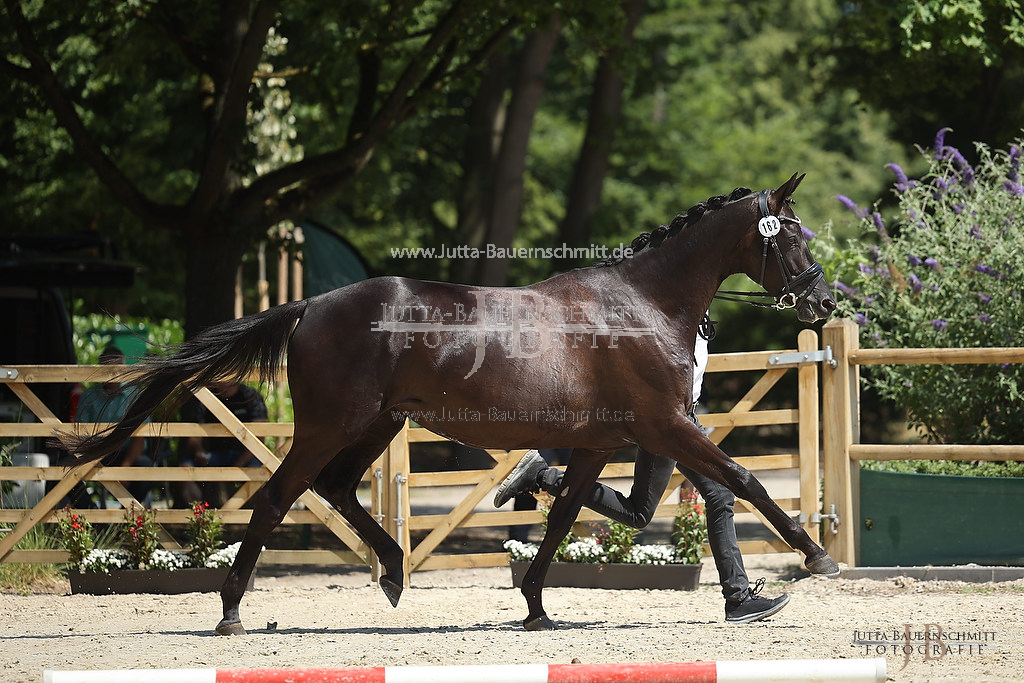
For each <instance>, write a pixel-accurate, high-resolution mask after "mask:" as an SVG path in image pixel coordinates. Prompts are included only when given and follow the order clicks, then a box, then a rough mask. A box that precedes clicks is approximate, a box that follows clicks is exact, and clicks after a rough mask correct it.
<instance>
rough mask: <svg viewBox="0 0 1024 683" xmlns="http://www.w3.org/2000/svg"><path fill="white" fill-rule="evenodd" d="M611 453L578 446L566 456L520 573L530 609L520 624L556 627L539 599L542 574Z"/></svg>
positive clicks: (535, 628) (543, 628)
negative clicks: (540, 535) (539, 535)
mask: <svg viewBox="0 0 1024 683" xmlns="http://www.w3.org/2000/svg"><path fill="white" fill-rule="evenodd" d="M611 456H612V453H611V452H603V451H588V450H580V449H577V450H574V451H573V452H572V457H571V458H569V465H568V467H566V469H565V476H564V477H563V478H562V484H561V488H560V489H559V491H558V495H556V496H555V500H554V503H552V505H551V510H550V511H549V512H548V523H547V531H546V532H545V533H544V540H543V541H541V544H540V548H539V549H538V550H537V555H536V557H534V558H533V562H532V563H530V568H529V569H527V570H526V575H525V576H523V586H522V592H523V597H525V598H526V605H527V607H528V608H529V610H530V612H529V614H528V615H527V617H526V619H525V620H524V621H523V627H524V628H526V630H527V631H550V630H552V629H554V628H555V624H554V622H552V621H551V619H549V618H548V615H547V614H546V613H545V612H544V604H543V602H542V600H541V592H542V591H543V590H544V577H545V576H547V573H548V567H549V566H550V565H551V560H552V559H553V558H554V556H555V551H556V550H558V546H559V544H560V543H561V542H562V539H564V538H565V537H566V535H567V534H568V533H569V530H570V529H571V528H572V523H573V522H575V521H576V516H577V515H578V514H579V513H580V508H581V507H583V503H584V502H585V501H586V500H587V496H589V495H590V491H591V489H592V488H593V486H594V482H595V481H597V477H598V476H599V475H600V474H601V470H602V469H604V465H605V463H606V462H608V460H609V458H611Z"/></svg>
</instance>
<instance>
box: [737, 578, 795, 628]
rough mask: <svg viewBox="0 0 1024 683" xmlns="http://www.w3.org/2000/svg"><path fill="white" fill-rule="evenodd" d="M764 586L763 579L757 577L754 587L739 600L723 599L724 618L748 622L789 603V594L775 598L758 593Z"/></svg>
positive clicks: (763, 616)
mask: <svg viewBox="0 0 1024 683" xmlns="http://www.w3.org/2000/svg"><path fill="white" fill-rule="evenodd" d="M763 587H764V579H758V580H757V583H756V584H754V587H753V588H752V589H750V591H749V592H748V593H747V594H746V596H744V597H743V598H741V599H740V600H738V601H737V600H726V601H725V620H726V621H728V622H729V623H732V624H749V623H750V622H752V621H760V620H761V619H765V618H767V617H770V616H771V615H773V614H775V613H777V612H779V611H780V610H782V608H783V607H785V606H786V605H788V604H789V596H788V595H786V594H782V595H780V596H779V597H777V598H775V599H769V598H762V597H761V596H759V595H758V593H760V592H761V588H763Z"/></svg>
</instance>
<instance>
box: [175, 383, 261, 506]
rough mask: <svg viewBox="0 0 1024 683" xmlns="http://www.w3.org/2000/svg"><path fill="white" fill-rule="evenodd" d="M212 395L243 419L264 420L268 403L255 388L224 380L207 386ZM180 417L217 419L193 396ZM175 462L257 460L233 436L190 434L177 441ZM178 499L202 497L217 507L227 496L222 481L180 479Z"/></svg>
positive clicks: (254, 463)
mask: <svg viewBox="0 0 1024 683" xmlns="http://www.w3.org/2000/svg"><path fill="white" fill-rule="evenodd" d="M210 391H212V392H213V394H214V396H216V397H217V398H218V399H220V400H221V402H222V403H224V405H225V406H226V407H227V408H228V410H230V411H231V412H232V413H233V414H234V416H235V417H237V418H238V419H239V420H241V421H242V422H266V421H267V404H266V403H265V402H264V401H263V397H262V396H261V395H260V393H259V392H258V391H256V390H255V389H253V388H252V387H249V386H246V385H244V384H239V383H237V382H225V383H220V384H214V385H211V386H210ZM182 419H183V420H185V421H186V422H197V423H210V422H217V421H218V420H217V418H216V417H214V415H213V413H211V412H210V409H209V408H207V407H206V406H204V405H203V404H202V403H201V402H200V401H199V400H198V399H195V398H193V399H192V400H190V401H189V402H188V403H187V404H185V407H184V409H183V410H182ZM178 462H179V464H180V465H182V466H186V467H187V466H193V467H259V466H260V464H261V463H260V461H259V459H258V458H256V457H255V456H254V455H253V454H252V453H250V452H249V451H248V450H247V449H246V448H245V446H243V445H242V442H241V441H239V440H238V439H236V438H234V437H198V436H190V437H187V438H185V439H182V440H181V441H180V442H179V456H178ZM180 488H181V491H180V495H181V498H182V499H183V500H181V501H179V503H184V504H186V505H187V504H188V503H191V502H192V501H195V500H205V501H206V502H208V503H210V505H213V506H214V507H219V506H221V505H223V504H224V501H225V500H227V494H226V491H225V486H224V482H207V483H205V484H203V485H202V486H199V485H197V484H196V482H182V486H181V487H180Z"/></svg>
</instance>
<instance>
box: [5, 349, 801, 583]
mask: <svg viewBox="0 0 1024 683" xmlns="http://www.w3.org/2000/svg"><path fill="white" fill-rule="evenodd" d="M818 353H819V352H818V337H817V334H816V333H815V332H813V331H811V330H805V331H803V332H802V333H801V334H800V336H799V338H798V348H797V349H796V350H790V351H762V352H752V353H734V354H713V355H712V356H711V357H710V360H709V363H708V369H707V372H708V374H709V375H712V376H713V375H715V374H718V373H733V372H757V373H761V376H760V377H759V378H758V379H757V381H756V382H755V383H754V385H753V386H752V387H751V388H750V389H749V390H748V391H747V392H746V394H745V395H744V396H742V397H741V398H740V399H739V400H738V401H736V403H735V404H734V405H733V407H732V408H731V409H730V410H729V411H728V412H725V413H711V414H706V415H702V416H701V420H702V422H703V423H704V424H705V426H707V427H713V428H714V431H713V432H712V434H711V439H712V441H714V442H716V443H721V442H722V441H723V440H724V439H726V437H728V435H729V434H730V433H732V432H733V430H735V429H741V428H747V427H756V426H761V425H798V437H797V443H796V444H794V449H793V451H792V452H789V453H775V454H766V455H740V454H733V455H736V456H737V457H736V459H737V461H739V462H740V463H742V464H743V465H744V466H745V467H747V468H748V469H750V470H751V471H753V472H755V474H756V473H758V472H764V471H768V470H780V469H790V470H797V471H798V472H799V482H800V494H799V496H797V497H791V498H784V499H781V500H777V501H776V502H777V503H778V504H779V505H780V507H782V509H783V510H786V511H787V512H789V513H791V514H792V515H794V516H798V518H799V519H800V521H801V523H802V524H803V526H804V528H806V529H807V531H808V533H810V534H811V536H812V537H813V538H815V539H817V537H818V528H819V524H818V521H819V517H818V512H819V505H818V501H819V490H818V482H819V466H818V417H819V413H818V366H817V362H816V360H817V356H818ZM118 369H119V368H117V367H116V366H11V367H5V368H0V382H2V383H3V384H5V385H6V386H8V387H9V388H10V389H11V390H12V391H13V392H14V394H15V395H16V396H17V397H18V398H19V399H20V400H21V402H22V403H23V404H24V406H25V408H26V409H27V410H28V411H30V412H31V413H32V414H33V415H34V416H35V417H36V419H38V422H19V423H0V438H5V437H6V438H19V437H22V438H23V437H42V438H46V437H49V436H50V435H51V433H52V431H53V429H54V428H64V429H69V428H70V429H89V430H91V429H95V428H96V427H97V426H92V425H66V424H63V423H61V421H60V420H59V419H58V418H57V417H56V416H55V415H54V414H53V413H52V412H51V411H50V410H49V409H48V408H47V407H46V406H45V405H44V404H43V402H42V401H40V400H39V398H38V397H37V396H36V394H35V393H34V392H33V391H32V385H33V384H37V383H53V382H58V383H65V382H99V381H104V380H106V379H109V378H110V377H112V376H113V375H114V374H115V373H116V372H117V371H118ZM791 370H792V371H794V372H795V373H796V374H797V385H798V403H797V406H796V407H795V408H786V409H762V410H757V409H756V408H757V406H758V404H759V403H760V402H761V400H762V399H763V398H764V397H765V395H766V394H767V393H768V392H769V390H770V389H771V388H772V387H773V386H775V385H776V384H777V383H778V382H779V380H780V379H782V377H783V376H785V375H786V374H787V373H788V372H790V371H791ZM710 381H714V379H713V378H712V379H711V380H710ZM196 397H197V398H198V399H199V400H200V401H202V402H203V404H204V405H206V406H207V407H208V408H209V409H210V411H211V412H212V413H213V414H214V415H215V417H216V418H217V419H218V420H219V422H218V423H213V424H196V423H181V422H162V423H150V424H146V425H143V426H142V427H140V428H139V430H138V431H137V432H136V434H137V435H139V436H150V437H152V436H161V437H186V436H234V437H235V438H237V439H238V440H239V441H240V442H241V443H242V444H243V445H244V446H245V447H246V448H247V449H248V450H249V451H250V452H252V453H253V454H254V455H255V456H256V457H257V458H258V459H259V460H260V462H261V463H262V466H261V467H258V468H234V467H202V468H191V467H151V468H144V467H127V468H126V467H105V466H102V465H99V464H95V463H94V464H86V465H82V466H78V467H74V468H72V469H65V468H63V467H0V480H8V481H10V480H37V481H38V480H45V481H53V482H56V483H55V485H54V486H53V488H52V489H51V490H50V491H49V492H48V493H47V494H46V495H45V496H44V497H43V499H42V500H41V501H39V503H38V504H36V505H35V506H33V507H32V508H31V509H7V510H0V527H2V528H4V529H6V533H4V535H3V536H2V538H0V561H3V562H61V561H63V560H65V559H66V553H64V551H60V550H38V551H32V550H15V549H14V547H15V545H16V544H17V542H18V541H19V540H20V539H21V538H23V537H24V536H25V534H26V533H27V532H28V531H29V530H30V529H31V528H32V527H33V526H35V525H37V524H41V523H53V522H56V513H55V511H54V506H55V505H56V504H57V503H58V502H59V501H60V499H61V498H62V497H63V496H64V495H65V494H66V493H67V492H68V491H70V490H71V489H72V488H73V487H74V486H75V485H76V484H78V483H79V482H83V481H91V482H96V483H98V484H99V485H101V486H102V487H104V488H105V489H106V490H107V491H109V492H110V494H111V495H112V496H113V497H114V498H115V499H116V500H117V501H118V502H119V503H120V504H121V505H124V506H130V505H131V504H133V503H136V504H137V501H134V499H133V498H132V497H131V494H130V493H129V492H128V490H127V489H126V488H125V486H124V485H123V483H121V482H126V481H151V482H159V483H163V482H173V481H189V480H191V481H223V482H236V483H237V484H238V489H237V491H236V492H235V493H234V495H233V496H231V498H230V499H229V500H228V501H227V502H226V503H225V504H224V505H223V506H222V507H221V508H220V509H219V514H220V516H221V518H222V519H223V521H224V523H225V524H245V523H247V522H248V520H249V517H250V514H251V513H250V511H249V510H246V509H243V505H244V504H245V503H246V501H247V500H248V499H249V498H250V497H251V496H252V495H253V493H255V491H256V490H257V489H258V488H259V486H261V485H262V483H263V482H264V481H266V479H268V478H269V477H270V475H271V474H272V473H273V472H274V471H275V470H276V469H277V467H278V466H279V464H280V462H281V458H282V457H284V454H285V453H286V452H287V449H288V447H289V445H290V437H291V434H292V425H291V424H290V423H247V424H243V423H241V422H239V421H238V419H237V418H236V417H235V416H234V415H233V414H232V413H231V412H230V411H229V410H228V409H227V408H225V407H224V405H223V404H222V403H221V402H220V401H219V400H218V399H217V398H216V397H215V396H214V395H213V394H212V393H211V392H210V391H209V390H207V389H201V390H199V391H198V392H196ZM100 426H104V425H100ZM265 437H277V438H278V439H281V440H282V441H283V444H282V446H281V447H280V448H278V449H276V451H272V450H270V449H269V448H267V447H266V446H265V445H264V443H263V439H264V438H265ZM443 440H444V439H443V437H440V436H437V435H435V434H433V433H431V432H428V431H427V430H425V429H421V428H418V427H412V428H410V427H408V426H407V427H406V428H405V429H403V430H402V432H400V433H399V435H398V436H397V437H396V438H395V440H394V441H393V442H392V443H391V444H390V446H389V447H388V449H387V450H386V451H385V452H384V453H383V454H382V455H381V456H380V458H379V459H378V460H377V461H376V463H375V464H374V465H373V466H372V467H371V469H370V470H369V472H368V473H367V474H366V475H365V477H364V481H365V482H366V485H365V487H364V494H363V495H364V496H367V497H368V499H369V500H368V501H367V502H366V506H367V507H368V508H370V510H371V513H372V514H373V515H374V516H375V517H376V519H377V520H378V522H379V523H380V524H381V525H382V526H383V527H384V528H385V529H387V530H388V532H389V533H391V535H392V536H393V537H394V538H395V539H396V540H397V541H398V542H399V544H400V545H401V546H402V547H403V549H404V550H405V551H406V563H407V572H406V576H409V575H410V574H411V573H412V572H414V571H420V570H427V569H442V568H454V567H473V566H502V565H505V564H507V562H508V560H507V557H506V555H505V553H503V552H488V553H470V554H447V555H446V554H440V553H438V552H437V549H438V547H439V546H440V545H441V544H442V543H443V542H444V541H445V539H446V538H448V536H449V534H450V533H451V532H452V531H453V530H455V529H472V528H482V527H496V528H502V529H503V528H505V527H507V526H508V525H510V524H538V523H541V522H542V519H543V518H542V516H541V513H540V512H537V511H523V512H506V511H492V510H491V509H490V502H489V501H490V496H491V495H493V489H494V487H495V486H496V485H497V484H498V483H499V482H501V480H502V479H504V477H505V476H507V474H508V473H509V472H510V471H511V470H512V468H513V467H514V466H515V463H517V462H518V461H519V459H520V457H522V455H523V454H524V453H525V451H512V452H505V451H498V450H492V451H487V454H488V455H489V457H490V459H491V462H492V464H491V466H490V467H487V468H484V469H478V470H471V471H443V472H412V471H411V468H410V448H415V445H416V444H417V443H423V442H430V441H443ZM725 449H726V450H727V451H729V446H728V443H726V444H725ZM632 475H633V465H632V463H613V464H610V465H608V466H607V467H606V468H605V471H604V472H603V474H602V477H604V478H619V479H621V478H631V477H632ZM681 482H682V477H681V475H679V474H678V473H677V474H676V475H675V476H674V477H673V479H672V482H671V483H670V485H669V488H668V490H667V491H666V493H665V495H664V496H663V498H662V504H661V505H660V506H659V507H658V510H657V512H656V515H655V517H656V518H670V517H672V516H674V514H675V510H676V504H675V503H673V502H668V500H669V498H670V496H672V495H673V493H674V491H675V490H676V489H678V487H679V485H680V483H681ZM449 487H463V489H460V490H459V491H460V492H459V494H458V495H459V496H461V498H458V496H456V498H455V500H457V502H455V504H454V506H453V507H452V508H451V510H450V511H449V512H447V513H444V514H432V515H426V514H413V499H414V498H415V497H416V492H417V491H418V490H422V489H435V490H437V489H439V488H443V489H449ZM449 490H450V489H449ZM445 499H446V500H453V498H452V497H451V496H446V497H445ZM300 502H301V506H298V507H296V508H293V509H292V510H290V511H289V512H288V514H287V515H286V517H285V519H284V522H283V523H284V524H317V525H321V526H323V527H325V528H327V529H328V530H329V531H330V532H331V534H332V535H333V537H335V538H337V540H339V541H341V544H342V546H343V547H344V549H343V550H336V549H320V550H265V551H264V552H263V554H262V555H261V559H260V562H261V564H275V563H277V564H318V565H326V564H362V565H371V566H374V565H375V563H376V562H375V558H374V557H373V554H372V552H371V551H370V550H369V548H368V547H367V546H366V545H365V544H364V543H363V542H362V541H361V540H360V539H359V538H358V537H357V536H356V534H355V533H354V531H353V530H352V529H351V527H349V525H348V524H347V523H346V522H345V521H344V520H343V519H342V518H341V516H340V515H338V514H337V512H335V511H334V510H333V509H331V507H330V505H329V504H328V503H327V502H326V501H324V500H323V499H322V498H320V496H318V495H316V494H315V493H313V492H312V491H307V492H306V493H304V494H303V495H302V496H301V498H300ZM76 512H78V513H79V514H81V515H83V516H84V517H85V518H86V519H88V520H89V521H90V522H93V523H117V522H119V521H120V520H121V516H122V514H123V512H122V511H121V510H78V511H76ZM741 512H753V513H754V514H755V515H756V516H757V517H759V518H760V513H757V512H756V511H754V510H753V509H752V507H751V506H749V505H748V504H747V503H746V502H745V501H737V513H741ZM189 514H190V512H189V511H188V510H187V509H157V510H156V511H155V519H156V522H157V523H158V524H183V523H185V522H186V521H187V520H188V515H189ZM580 519H581V520H584V521H586V520H598V519H601V517H600V516H599V515H597V514H596V513H594V512H592V511H589V510H584V511H583V512H582V514H581V515H580ZM762 521H763V519H762ZM769 528H770V526H769ZM414 533H415V535H416V536H417V537H421V538H418V540H417V542H416V543H415V544H413V542H412V540H411V539H412V537H413V534H414ZM161 542H162V543H163V545H164V547H166V548H176V547H178V544H177V543H176V541H175V540H174V539H173V538H172V537H171V535H170V534H169V533H166V532H163V533H162V534H161ZM740 548H741V550H742V551H743V552H744V553H766V552H767V553H774V552H792V551H791V550H790V548H789V547H788V545H786V544H785V543H784V542H783V541H782V540H781V539H779V538H775V539H771V540H768V541H742V542H741V543H740Z"/></svg>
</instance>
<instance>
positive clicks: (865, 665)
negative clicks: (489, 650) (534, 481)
mask: <svg viewBox="0 0 1024 683" xmlns="http://www.w3.org/2000/svg"><path fill="white" fill-rule="evenodd" d="M885 674H886V668H885V659H884V658H881V657H879V658H877V659H777V660H766V661H735V662H728V661H727V662H685V663H647V664H509V665H501V664H488V665H479V666H377V667H365V668H358V667H352V668H343V669H120V670H114V671H49V670H47V671H44V672H43V683H135V682H136V681H146V683H768V682H773V683H787V682H791V683H885Z"/></svg>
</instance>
